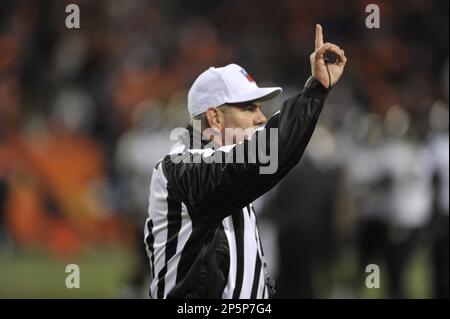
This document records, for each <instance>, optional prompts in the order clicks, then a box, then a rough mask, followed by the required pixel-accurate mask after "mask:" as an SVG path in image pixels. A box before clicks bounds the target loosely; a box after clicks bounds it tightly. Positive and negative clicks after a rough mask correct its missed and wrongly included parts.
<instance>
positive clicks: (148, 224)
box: [145, 219, 155, 298]
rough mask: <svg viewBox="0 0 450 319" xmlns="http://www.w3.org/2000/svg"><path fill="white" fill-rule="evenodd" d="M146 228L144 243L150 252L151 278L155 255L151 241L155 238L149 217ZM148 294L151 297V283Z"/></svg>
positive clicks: (153, 273) (153, 272)
mask: <svg viewBox="0 0 450 319" xmlns="http://www.w3.org/2000/svg"><path fill="white" fill-rule="evenodd" d="M147 230H148V234H147V238H145V244H146V245H147V248H148V250H149V252H150V273H151V274H152V280H153V278H154V277H155V266H154V262H155V256H154V255H153V251H154V247H153V243H154V241H155V238H154V237H153V234H152V230H153V221H152V220H151V219H149V220H147ZM148 295H149V297H150V298H153V296H152V289H151V285H150V288H149V289H148Z"/></svg>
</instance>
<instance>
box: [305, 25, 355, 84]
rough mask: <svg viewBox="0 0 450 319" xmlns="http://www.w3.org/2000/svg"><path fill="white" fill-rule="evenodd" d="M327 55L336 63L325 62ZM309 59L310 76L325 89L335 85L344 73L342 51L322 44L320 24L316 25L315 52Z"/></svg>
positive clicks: (345, 59) (332, 45)
mask: <svg viewBox="0 0 450 319" xmlns="http://www.w3.org/2000/svg"><path fill="white" fill-rule="evenodd" d="M327 54H328V55H335V56H336V61H328V62H326V61H325V59H326V55H327ZM309 59H310V62H311V73H312V76H313V77H315V78H316V79H317V80H318V81H320V83H322V85H323V86H324V87H326V88H330V87H332V86H334V84H336V82H337V81H338V80H339V78H340V77H341V75H342V72H344V66H345V63H347V58H346V57H345V54H344V50H341V48H339V47H338V46H337V45H335V44H332V43H328V42H326V43H325V44H324V43H323V33H322V27H321V26H320V24H316V41H315V51H314V52H313V53H312V54H311V56H310V57H309ZM326 64H328V70H329V71H330V74H329V75H328V71H327V65H326ZM330 78H331V79H330ZM330 80H331V83H330Z"/></svg>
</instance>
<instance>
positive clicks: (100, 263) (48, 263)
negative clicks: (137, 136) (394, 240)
mask: <svg viewBox="0 0 450 319" xmlns="http://www.w3.org/2000/svg"><path fill="white" fill-rule="evenodd" d="M69 263H73V264H77V265H78V266H79V269H80V288H73V289H68V288H66V284H65V283H66V277H67V276H68V275H69V274H68V273H66V272H65V270H66V265H67V264H69ZM132 265H133V255H132V254H131V253H129V252H127V250H126V249H123V248H121V249H117V248H116V249H112V248H100V249H95V250H92V251H91V252H88V253H84V254H82V255H80V256H77V257H76V258H73V259H71V260H68V261H67V262H63V261H59V260H56V259H55V258H52V257H50V256H48V255H47V254H45V253H43V252H39V251H21V252H17V253H14V254H5V253H0V298H118V297H120V291H121V288H122V287H123V285H124V284H125V281H126V279H127V278H128V275H129V272H130V269H131V267H132Z"/></svg>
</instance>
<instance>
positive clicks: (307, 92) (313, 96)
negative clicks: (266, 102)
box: [145, 78, 328, 299]
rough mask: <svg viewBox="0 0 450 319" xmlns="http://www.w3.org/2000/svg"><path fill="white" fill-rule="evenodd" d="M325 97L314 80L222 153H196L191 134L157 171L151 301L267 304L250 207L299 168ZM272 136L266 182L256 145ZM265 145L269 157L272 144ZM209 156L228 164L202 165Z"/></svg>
mask: <svg viewBox="0 0 450 319" xmlns="http://www.w3.org/2000/svg"><path fill="white" fill-rule="evenodd" d="M327 94H328V91H327V90H326V89H325V88H324V87H323V86H322V85H321V84H320V83H319V82H318V81H316V80H315V79H313V78H310V79H309V80H308V82H307V84H306V86H305V88H304V90H303V91H302V92H301V93H299V94H297V95H296V96H294V97H292V98H291V99H288V100H286V101H285V102H284V103H283V105H282V107H281V109H280V111H279V112H278V113H276V114H275V115H273V116H272V117H271V118H270V119H269V120H268V121H267V123H266V125H265V127H264V128H263V129H260V130H257V132H255V134H254V135H253V136H252V137H251V138H250V139H246V140H244V141H243V142H240V143H238V144H234V145H228V146H224V147H218V148H210V147H205V144H206V143H202V148H200V149H194V148H193V147H192V140H193V134H195V132H194V131H193V130H192V128H190V129H189V134H187V136H185V137H184V141H182V142H181V143H180V144H179V145H178V147H175V149H173V151H172V152H171V154H169V155H168V156H166V157H164V158H163V159H162V160H161V161H160V162H159V163H158V164H157V165H156V167H155V169H154V171H153V175H152V181H151V185H150V197H149V209H148V214H149V217H148V219H147V221H146V225H145V243H146V249H147V253H148V255H149V258H150V268H151V274H152V280H151V284H150V291H149V294H150V297H151V298H225V299H229V298H233V299H236V298H246V299H247V298H268V297H269V290H270V289H269V288H270V287H269V286H268V283H269V281H268V276H267V272H266V269H265V262H264V254H263V249H262V244H261V241H260V237H259V232H258V227H257V221H256V215H255V212H254V210H253V206H252V204H251V202H252V201H253V200H255V199H256V198H258V197H259V196H261V195H262V194H264V193H265V192H267V191H268V190H269V189H271V188H272V187H273V186H275V185H276V184H277V183H278V182H279V181H280V180H281V179H282V178H283V177H284V176H285V175H286V174H287V173H288V172H289V171H290V170H291V169H292V168H293V167H294V166H295V165H296V164H297V163H298V161H299V160H300V158H301V155H302V154H303V152H304V150H305V148H306V145H307V143H308V141H309V139H310V137H311V135H312V133H313V131H314V128H315V125H316V123H317V119H318V117H319V114H320V112H321V110H322V107H323V104H324V100H325V97H326V96H327ZM270 128H277V129H278V134H277V136H276V138H277V143H278V157H277V159H278V169H277V170H276V172H275V173H274V174H260V171H259V168H260V167H261V166H262V163H261V162H259V161H258V160H256V162H254V161H252V160H250V157H252V156H253V155H255V154H252V151H253V150H256V149H257V148H256V147H253V146H255V145H252V144H253V143H257V142H258V139H262V138H265V139H267V140H270V138H271V137H270V133H269V129H270ZM272 138H273V136H272ZM266 145H267V149H266V150H265V152H266V154H268V153H269V152H270V149H268V148H269V145H271V144H270V143H269V142H268V143H266ZM239 154H241V155H242V154H244V155H242V156H244V158H243V160H242V161H236V157H238V156H241V155H239ZM211 156H218V157H220V158H222V159H223V160H222V161H221V162H220V163H218V162H207V161H204V159H205V158H208V157H211ZM252 158H255V157H252ZM256 158H257V157H256ZM186 159H189V161H183V160H186ZM196 159H197V160H198V161H196ZM231 159H234V161H231Z"/></svg>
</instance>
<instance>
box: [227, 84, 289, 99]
mask: <svg viewBox="0 0 450 319" xmlns="http://www.w3.org/2000/svg"><path fill="white" fill-rule="evenodd" d="M282 91H283V89H282V88H280V87H269V88H256V89H255V90H252V91H251V92H248V93H247V94H245V95H242V96H240V97H239V98H236V99H234V100H230V101H227V103H243V102H250V101H261V102H265V101H269V100H271V99H273V98H275V97H276V96H277V95H278V94H280V93H281V92H282Z"/></svg>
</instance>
